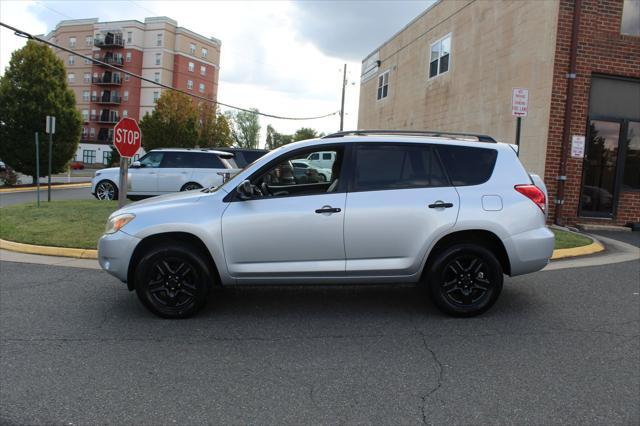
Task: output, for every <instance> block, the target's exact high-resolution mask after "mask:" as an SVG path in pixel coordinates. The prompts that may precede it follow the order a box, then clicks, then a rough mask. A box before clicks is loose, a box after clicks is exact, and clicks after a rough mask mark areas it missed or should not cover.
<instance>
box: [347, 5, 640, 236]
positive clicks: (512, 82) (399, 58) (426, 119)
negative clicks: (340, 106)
mask: <svg viewBox="0 0 640 426" xmlns="http://www.w3.org/2000/svg"><path fill="white" fill-rule="evenodd" d="M513 88H528V89H529V113H528V116H527V117H526V118H524V119H523V125H522V137H521V145H520V157H521V159H522V161H523V163H524V164H525V166H526V168H527V169H528V170H531V171H532V172H534V173H537V174H539V175H541V176H544V178H545V182H546V184H547V186H548V190H549V201H550V220H552V221H556V222H558V223H562V224H575V223H606V224H617V225H624V224H627V223H638V222H640V1H638V0H545V1H535V2H534V1H529V2H522V1H501V2H497V1H491V0H448V1H439V2H436V3H435V4H434V5H433V6H431V7H430V8H429V9H428V10H426V11H425V12H424V13H423V14H421V15H420V16H418V17H417V18H416V19H414V20H413V21H412V22H410V23H409V24H408V25H407V26H406V27H405V28H403V29H402V30H401V31H400V32H399V33H397V34H396V35H394V36H393V37H392V38H391V39H390V40H388V41H387V42H385V43H384V44H383V45H382V46H380V47H379V48H378V49H376V50H375V51H374V52H372V53H371V54H370V55H368V56H367V57H366V58H365V59H364V60H363V65H362V76H361V90H360V106H359V118H358V120H359V121H358V127H359V128H362V129H365V128H389V129H438V130H450V131H454V130H456V131H468V132H479V133H487V134H490V135H493V136H495V137H497V138H498V139H499V140H502V141H504V142H509V143H514V142H515V118H514V117H513V116H512V115H511V92H512V89H513ZM565 111H566V112H567V114H565ZM582 138H584V139H585V142H584V144H582V143H581V142H582Z"/></svg>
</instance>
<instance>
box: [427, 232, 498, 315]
mask: <svg viewBox="0 0 640 426" xmlns="http://www.w3.org/2000/svg"><path fill="white" fill-rule="evenodd" d="M503 278H504V277H503V271H502V266H501V265H500V262H499V261H498V259H497V258H496V256H495V255H494V254H493V253H492V252H491V251H490V250H488V249H487V248H485V247H483V246H481V245H477V244H456V245H453V246H451V247H448V248H446V249H444V250H442V251H441V252H439V253H438V254H437V255H436V258H435V259H434V261H433V262H431V266H430V268H429V271H428V273H427V285H428V287H429V292H430V293H431V298H432V300H433V301H434V303H435V304H436V306H437V307H438V308H439V309H440V310H441V311H442V312H444V313H446V314H449V315H453V316H459V317H472V316H475V315H480V314H481V313H483V312H485V311H487V310H488V309H489V308H491V306H493V304H494V303H495V302H496V300H498V296H499V295H500V292H501V291H502V284H503Z"/></svg>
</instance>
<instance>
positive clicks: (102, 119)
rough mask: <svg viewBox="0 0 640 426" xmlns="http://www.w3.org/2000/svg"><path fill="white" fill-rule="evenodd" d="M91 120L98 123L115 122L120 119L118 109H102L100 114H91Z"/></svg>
mask: <svg viewBox="0 0 640 426" xmlns="http://www.w3.org/2000/svg"><path fill="white" fill-rule="evenodd" d="M91 121H95V122H98V123H108V124H115V123H117V122H118V121H120V116H119V115H118V111H103V112H102V113H101V114H99V115H98V114H92V115H91Z"/></svg>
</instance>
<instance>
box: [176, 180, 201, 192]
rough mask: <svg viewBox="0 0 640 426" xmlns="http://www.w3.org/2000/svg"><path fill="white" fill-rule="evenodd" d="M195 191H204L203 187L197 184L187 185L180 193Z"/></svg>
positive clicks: (190, 183)
mask: <svg viewBox="0 0 640 426" xmlns="http://www.w3.org/2000/svg"><path fill="white" fill-rule="evenodd" d="M194 189H202V185H200V184H199V183H195V182H189V183H185V184H184V186H183V187H182V188H181V189H180V191H193V190H194Z"/></svg>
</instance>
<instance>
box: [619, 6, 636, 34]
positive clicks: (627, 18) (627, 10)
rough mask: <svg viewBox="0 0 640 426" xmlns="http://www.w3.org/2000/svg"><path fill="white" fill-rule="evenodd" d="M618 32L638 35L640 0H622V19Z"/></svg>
mask: <svg viewBox="0 0 640 426" xmlns="http://www.w3.org/2000/svg"><path fill="white" fill-rule="evenodd" d="M620 33H621V34H625V35H632V36H640V1H638V0H624V3H623V5H622V21H621V22H620Z"/></svg>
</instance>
